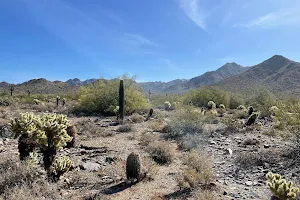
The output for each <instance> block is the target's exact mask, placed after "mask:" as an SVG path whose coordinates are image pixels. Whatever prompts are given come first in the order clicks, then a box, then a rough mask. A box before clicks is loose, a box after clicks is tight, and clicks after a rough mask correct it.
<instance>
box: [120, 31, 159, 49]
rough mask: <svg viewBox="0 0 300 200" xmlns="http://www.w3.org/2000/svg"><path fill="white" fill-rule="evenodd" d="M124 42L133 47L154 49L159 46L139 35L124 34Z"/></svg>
mask: <svg viewBox="0 0 300 200" xmlns="http://www.w3.org/2000/svg"><path fill="white" fill-rule="evenodd" d="M123 41H124V42H126V43H128V44H130V45H132V46H152V47H158V46H159V45H158V44H157V43H155V42H152V41H150V40H149V39H147V38H145V37H144V36H142V35H139V34H131V33H124V39H123Z"/></svg>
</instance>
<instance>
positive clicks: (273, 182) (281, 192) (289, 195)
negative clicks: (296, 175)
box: [266, 172, 299, 200]
mask: <svg viewBox="0 0 300 200" xmlns="http://www.w3.org/2000/svg"><path fill="white" fill-rule="evenodd" d="M266 177H267V182H266V185H267V187H268V188H269V189H270V190H271V192H272V194H273V195H274V196H275V197H277V198H278V199H279V200H290V199H295V198H296V196H297V193H299V188H296V187H293V184H292V182H291V181H289V182H287V181H286V180H285V179H282V178H281V176H280V175H279V174H273V173H272V172H269V173H268V174H267V175H266Z"/></svg>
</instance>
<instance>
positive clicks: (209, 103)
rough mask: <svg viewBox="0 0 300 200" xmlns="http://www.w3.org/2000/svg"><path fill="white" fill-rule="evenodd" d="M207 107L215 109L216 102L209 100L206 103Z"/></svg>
mask: <svg viewBox="0 0 300 200" xmlns="http://www.w3.org/2000/svg"><path fill="white" fill-rule="evenodd" d="M207 107H208V109H215V108H216V103H215V102H213V101H209V102H208V103H207Z"/></svg>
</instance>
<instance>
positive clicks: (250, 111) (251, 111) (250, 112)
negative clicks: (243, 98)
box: [248, 106, 254, 116]
mask: <svg viewBox="0 0 300 200" xmlns="http://www.w3.org/2000/svg"><path fill="white" fill-rule="evenodd" d="M253 112H254V109H253V107H252V106H250V107H249V108H248V115H249V116H250V115H252V113H253Z"/></svg>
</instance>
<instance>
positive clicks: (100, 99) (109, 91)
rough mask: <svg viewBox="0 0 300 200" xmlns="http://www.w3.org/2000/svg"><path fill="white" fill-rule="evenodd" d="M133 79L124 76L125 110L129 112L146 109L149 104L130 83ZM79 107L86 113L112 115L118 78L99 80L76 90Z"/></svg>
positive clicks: (117, 96) (117, 88) (117, 97)
mask: <svg viewBox="0 0 300 200" xmlns="http://www.w3.org/2000/svg"><path fill="white" fill-rule="evenodd" d="M132 81H133V80H132V79H128V78H126V77H125V78H124V82H125V83H124V85H125V112H126V114H131V113H133V112H138V111H147V110H149V108H150V104H149V103H148V102H147V99H146V97H145V95H144V94H143V93H142V92H140V91H139V90H138V87H137V86H135V85H132V84H129V83H131V82H132ZM78 97H79V99H80V107H79V108H78V110H81V111H83V112H86V113H88V114H93V113H102V114H108V115H114V109H115V108H116V106H118V104H119V103H118V99H119V80H112V81H106V80H102V79H101V80H99V81H97V82H95V83H93V84H90V85H87V86H85V87H81V88H80V89H79V91H78Z"/></svg>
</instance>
